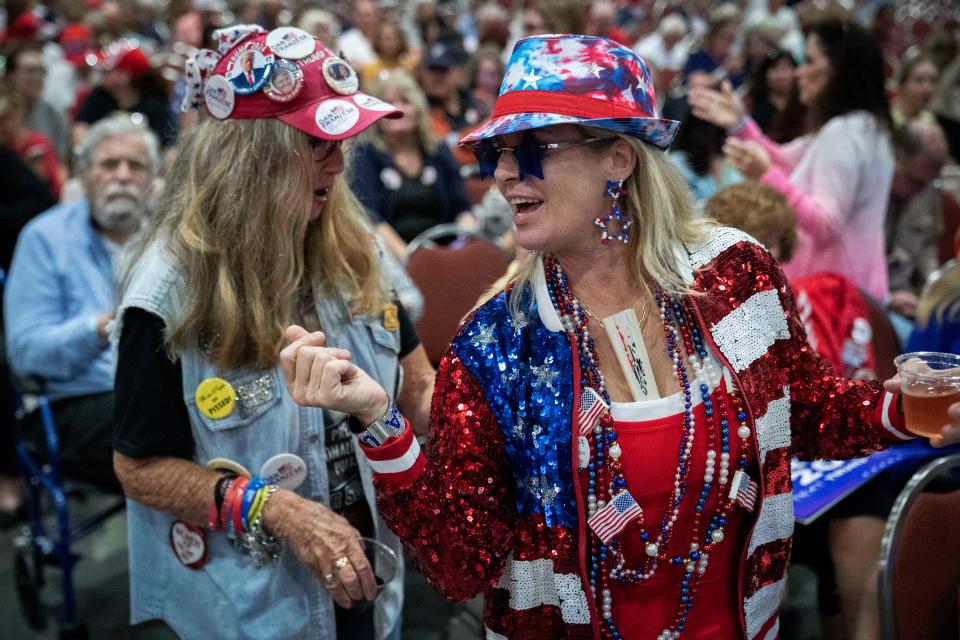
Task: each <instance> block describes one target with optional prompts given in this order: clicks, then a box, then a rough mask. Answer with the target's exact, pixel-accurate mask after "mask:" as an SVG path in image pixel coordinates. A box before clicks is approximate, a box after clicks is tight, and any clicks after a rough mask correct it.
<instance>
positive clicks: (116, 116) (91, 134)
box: [74, 111, 160, 173]
mask: <svg viewBox="0 0 960 640" xmlns="http://www.w3.org/2000/svg"><path fill="white" fill-rule="evenodd" d="M126 133H135V134H137V135H139V136H140V137H141V138H143V144H144V146H145V147H146V148H147V155H148V157H149V160H150V172H151V173H156V172H157V170H158V169H159V168H160V141H159V140H157V136H156V134H155V133H154V132H153V131H151V130H150V128H149V127H148V126H147V124H146V118H145V117H144V116H143V114H140V113H126V112H124V111H118V112H116V113H113V114H111V115H109V116H107V117H106V118H104V119H102V120H98V121H97V122H96V123H94V125H93V126H91V127H90V129H89V130H87V133H86V134H85V135H84V136H83V139H82V140H81V141H80V143H79V144H78V145H77V146H76V147H74V155H75V156H76V158H77V166H78V168H79V169H80V170H81V171H86V170H87V169H89V168H90V161H91V158H92V157H93V151H94V149H96V148H97V147H99V146H100V144H101V143H102V142H103V141H104V140H106V139H107V138H112V137H114V136H119V135H123V134H126Z"/></svg>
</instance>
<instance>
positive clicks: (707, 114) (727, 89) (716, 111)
mask: <svg viewBox="0 0 960 640" xmlns="http://www.w3.org/2000/svg"><path fill="white" fill-rule="evenodd" d="M687 102H688V103H690V110H691V111H692V112H693V115H695V116H696V117H698V118H700V119H701V120H706V121H707V122H711V123H713V124H715V125H717V126H718V127H723V128H724V129H729V128H730V127H732V126H734V125H735V124H737V123H738V122H740V119H741V118H742V117H743V116H744V109H743V103H742V102H741V101H740V98H739V97H738V96H737V94H735V93H734V92H733V85H731V84H730V81H729V80H724V81H723V84H722V85H721V90H720V91H717V90H716V89H710V88H708V87H699V86H698V87H693V88H692V89H690V93H689V94H687Z"/></svg>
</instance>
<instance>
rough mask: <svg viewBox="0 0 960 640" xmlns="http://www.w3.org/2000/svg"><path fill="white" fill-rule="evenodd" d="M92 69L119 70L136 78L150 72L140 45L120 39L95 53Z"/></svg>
mask: <svg viewBox="0 0 960 640" xmlns="http://www.w3.org/2000/svg"><path fill="white" fill-rule="evenodd" d="M90 60H92V61H93V65H92V66H93V67H95V68H97V69H102V70H104V71H111V70H113V69H120V70H123V71H129V72H130V75H131V76H133V77H134V78H138V77H140V76H142V75H143V74H145V73H147V72H148V71H149V70H150V58H148V57H147V54H146V53H144V51H143V49H142V48H141V47H140V43H139V42H137V41H136V40H133V39H120V40H116V41H114V42H111V43H110V44H108V45H107V46H105V47H104V48H103V49H100V51H98V52H97V54H96V57H95V59H94V58H90Z"/></svg>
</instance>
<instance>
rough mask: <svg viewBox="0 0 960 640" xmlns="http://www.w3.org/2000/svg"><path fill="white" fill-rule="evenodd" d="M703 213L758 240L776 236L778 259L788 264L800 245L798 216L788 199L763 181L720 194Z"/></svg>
mask: <svg viewBox="0 0 960 640" xmlns="http://www.w3.org/2000/svg"><path fill="white" fill-rule="evenodd" d="M704 210H705V211H706V213H707V215H709V216H710V217H712V218H713V219H714V220H716V221H717V222H719V223H720V224H722V225H724V226H727V227H735V228H737V229H740V230H741V231H746V232H747V233H749V234H750V235H752V236H753V237H755V238H764V237H766V236H769V235H771V234H776V236H777V244H778V245H779V246H778V247H777V248H778V249H779V256H778V260H779V261H780V262H786V261H787V260H789V259H790V258H791V257H792V256H793V250H794V248H795V247H796V245H797V214H796V213H795V212H794V210H793V207H791V206H790V203H789V202H787V198H786V196H784V195H783V194H782V193H780V191H778V190H777V189H774V188H773V187H771V186H769V185H766V184H763V183H762V182H754V181H749V182H741V183H740V184H735V185H732V186H729V187H727V188H726V189H723V190H722V191H718V192H717V193H715V194H713V195H712V196H711V197H710V199H709V200H707V202H706V205H705V206H704Z"/></svg>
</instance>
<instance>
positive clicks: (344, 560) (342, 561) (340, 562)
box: [333, 556, 350, 571]
mask: <svg viewBox="0 0 960 640" xmlns="http://www.w3.org/2000/svg"><path fill="white" fill-rule="evenodd" d="M348 564H350V558H348V557H347V556H340V557H339V558H337V559H336V560H335V561H334V563H333V566H335V567H336V568H337V571H340V569H343V568H344V567H345V566H347V565H348Z"/></svg>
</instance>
